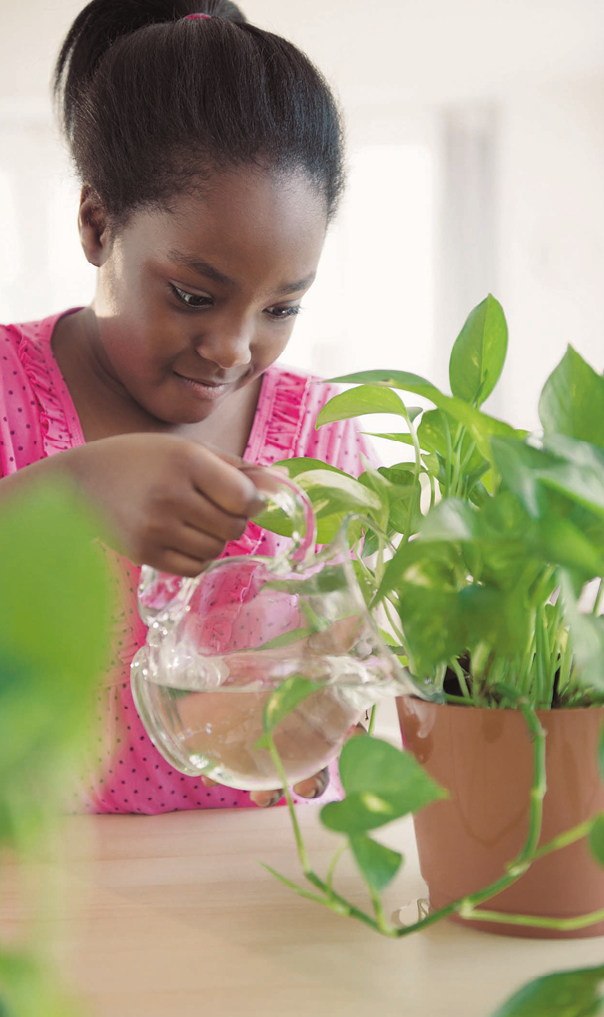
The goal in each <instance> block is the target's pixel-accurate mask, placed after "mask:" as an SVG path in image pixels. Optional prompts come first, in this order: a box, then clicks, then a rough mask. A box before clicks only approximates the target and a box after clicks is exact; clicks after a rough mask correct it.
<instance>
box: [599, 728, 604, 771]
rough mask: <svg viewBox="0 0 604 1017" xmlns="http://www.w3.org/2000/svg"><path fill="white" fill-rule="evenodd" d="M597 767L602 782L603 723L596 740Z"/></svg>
mask: <svg viewBox="0 0 604 1017" xmlns="http://www.w3.org/2000/svg"><path fill="white" fill-rule="evenodd" d="M598 768H599V770H600V778H601V780H602V781H603V782H604V725H602V730H601V731H600V738H599V741H598Z"/></svg>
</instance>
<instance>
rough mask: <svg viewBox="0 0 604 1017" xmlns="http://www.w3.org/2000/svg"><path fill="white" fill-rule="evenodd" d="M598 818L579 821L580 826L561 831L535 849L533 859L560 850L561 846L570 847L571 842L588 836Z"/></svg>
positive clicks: (535, 859)
mask: <svg viewBox="0 0 604 1017" xmlns="http://www.w3.org/2000/svg"><path fill="white" fill-rule="evenodd" d="M597 818H598V817H597V816H593V817H592V818H591V819H586V820H585V821H584V822H583V823H579V825H578V826H573V828H572V830H565V831H564V833H559V834H558V836H557V837H553V838H552V840H549V841H548V842H547V844H542V846H541V847H540V848H538V850H537V851H535V855H534V858H533V861H535V862H536V861H537V859H539V858H543V856H544V855H549V854H551V853H552V851H559V850H560V848H564V847H568V845H569V844H574V843H575V842H576V841H578V840H582V839H583V838H584V837H587V835H588V834H589V832H590V830H591V828H592V826H593V825H594V823H595V821H596V819H597Z"/></svg>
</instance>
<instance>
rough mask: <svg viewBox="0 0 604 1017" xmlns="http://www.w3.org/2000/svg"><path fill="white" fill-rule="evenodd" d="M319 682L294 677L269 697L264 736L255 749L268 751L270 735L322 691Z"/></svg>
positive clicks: (265, 712) (263, 724)
mask: <svg viewBox="0 0 604 1017" xmlns="http://www.w3.org/2000/svg"><path fill="white" fill-rule="evenodd" d="M320 688H321V686H320V685H318V684H317V682H311V681H309V679H308V678H302V677H300V676H298V675H293V676H292V677H291V678H287V679H286V681H284V682H283V684H282V685H280V686H279V688H278V689H275V691H274V692H273V693H272V694H271V695H270V696H269V698H268V700H267V702H266V705H265V707H264V712H263V714H262V726H263V728H264V734H263V735H261V737H260V738H259V739H258V741H257V742H256V744H255V745H254V748H255V749H266V748H268V746H269V744H270V735H271V734H272V733H273V731H274V730H275V728H276V727H277V725H278V724H280V723H281V721H282V720H283V719H284V718H285V717H287V715H288V714H290V713H292V711H293V710H295V709H296V707H297V706H299V705H300V703H301V702H303V700H305V699H307V698H308V696H311V695H312V694H313V692H316V691H317V690H318V689H320Z"/></svg>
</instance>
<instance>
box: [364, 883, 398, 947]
mask: <svg viewBox="0 0 604 1017" xmlns="http://www.w3.org/2000/svg"><path fill="white" fill-rule="evenodd" d="M369 893H370V894H371V901H372V903H373V909H374V911H375V920H376V922H377V925H378V928H379V930H380V932H381V933H382V934H383V935H385V936H390V935H392V931H393V926H392V925H391V924H390V922H389V921H388V919H387V918H386V915H385V914H384V907H383V905H382V901H381V899H380V895H379V893H378V892H377V890H374V889H373V887H372V886H370V887H369Z"/></svg>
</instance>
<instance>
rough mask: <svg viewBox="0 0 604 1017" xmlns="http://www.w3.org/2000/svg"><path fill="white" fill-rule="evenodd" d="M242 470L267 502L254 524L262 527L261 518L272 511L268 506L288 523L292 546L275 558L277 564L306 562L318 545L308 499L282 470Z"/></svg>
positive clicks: (260, 467) (257, 467)
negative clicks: (281, 514) (281, 513)
mask: <svg viewBox="0 0 604 1017" xmlns="http://www.w3.org/2000/svg"><path fill="white" fill-rule="evenodd" d="M241 469H242V470H243V472H244V473H245V474H246V475H247V476H248V477H249V478H250V479H251V480H252V481H253V482H254V486H255V487H256V489H257V490H258V491H259V492H260V493H261V494H264V495H265V496H266V498H267V500H268V502H269V506H268V508H267V509H264V510H263V512H262V513H261V514H260V516H257V517H256V519H255V521H256V522H258V523H259V525H260V526H261V525H262V515H264V513H265V512H267V511H268V512H270V511H271V506H274V507H276V508H278V509H281V511H282V512H284V513H285V515H286V516H287V518H288V521H289V522H290V523H291V528H292V532H291V539H292V544H291V545H290V546H288V547H287V548H286V549H285V551H283V552H282V553H281V554H280V555H277V557H276V559H275V560H276V562H277V565H279V564H280V563H281V562H290V563H291V562H295V563H296V564H298V563H302V562H304V561H306V559H307V558H308V557H309V555H310V554H312V553H313V551H314V547H315V544H316V542H317V524H316V521H315V514H314V511H313V507H312V505H311V503H310V499H309V498H308V495H307V494H306V492H305V491H303V490H302V489H301V488H300V487H298V485H297V484H295V483H294V482H293V480H290V478H289V477H288V476H286V475H285V474H284V473H282V472H281V471H279V472H276V471H271V470H270V469H269V468H267V467H266V466H256V465H254V464H251V465H249V466H248V465H247V464H244V465H243V466H242V467H241Z"/></svg>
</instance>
